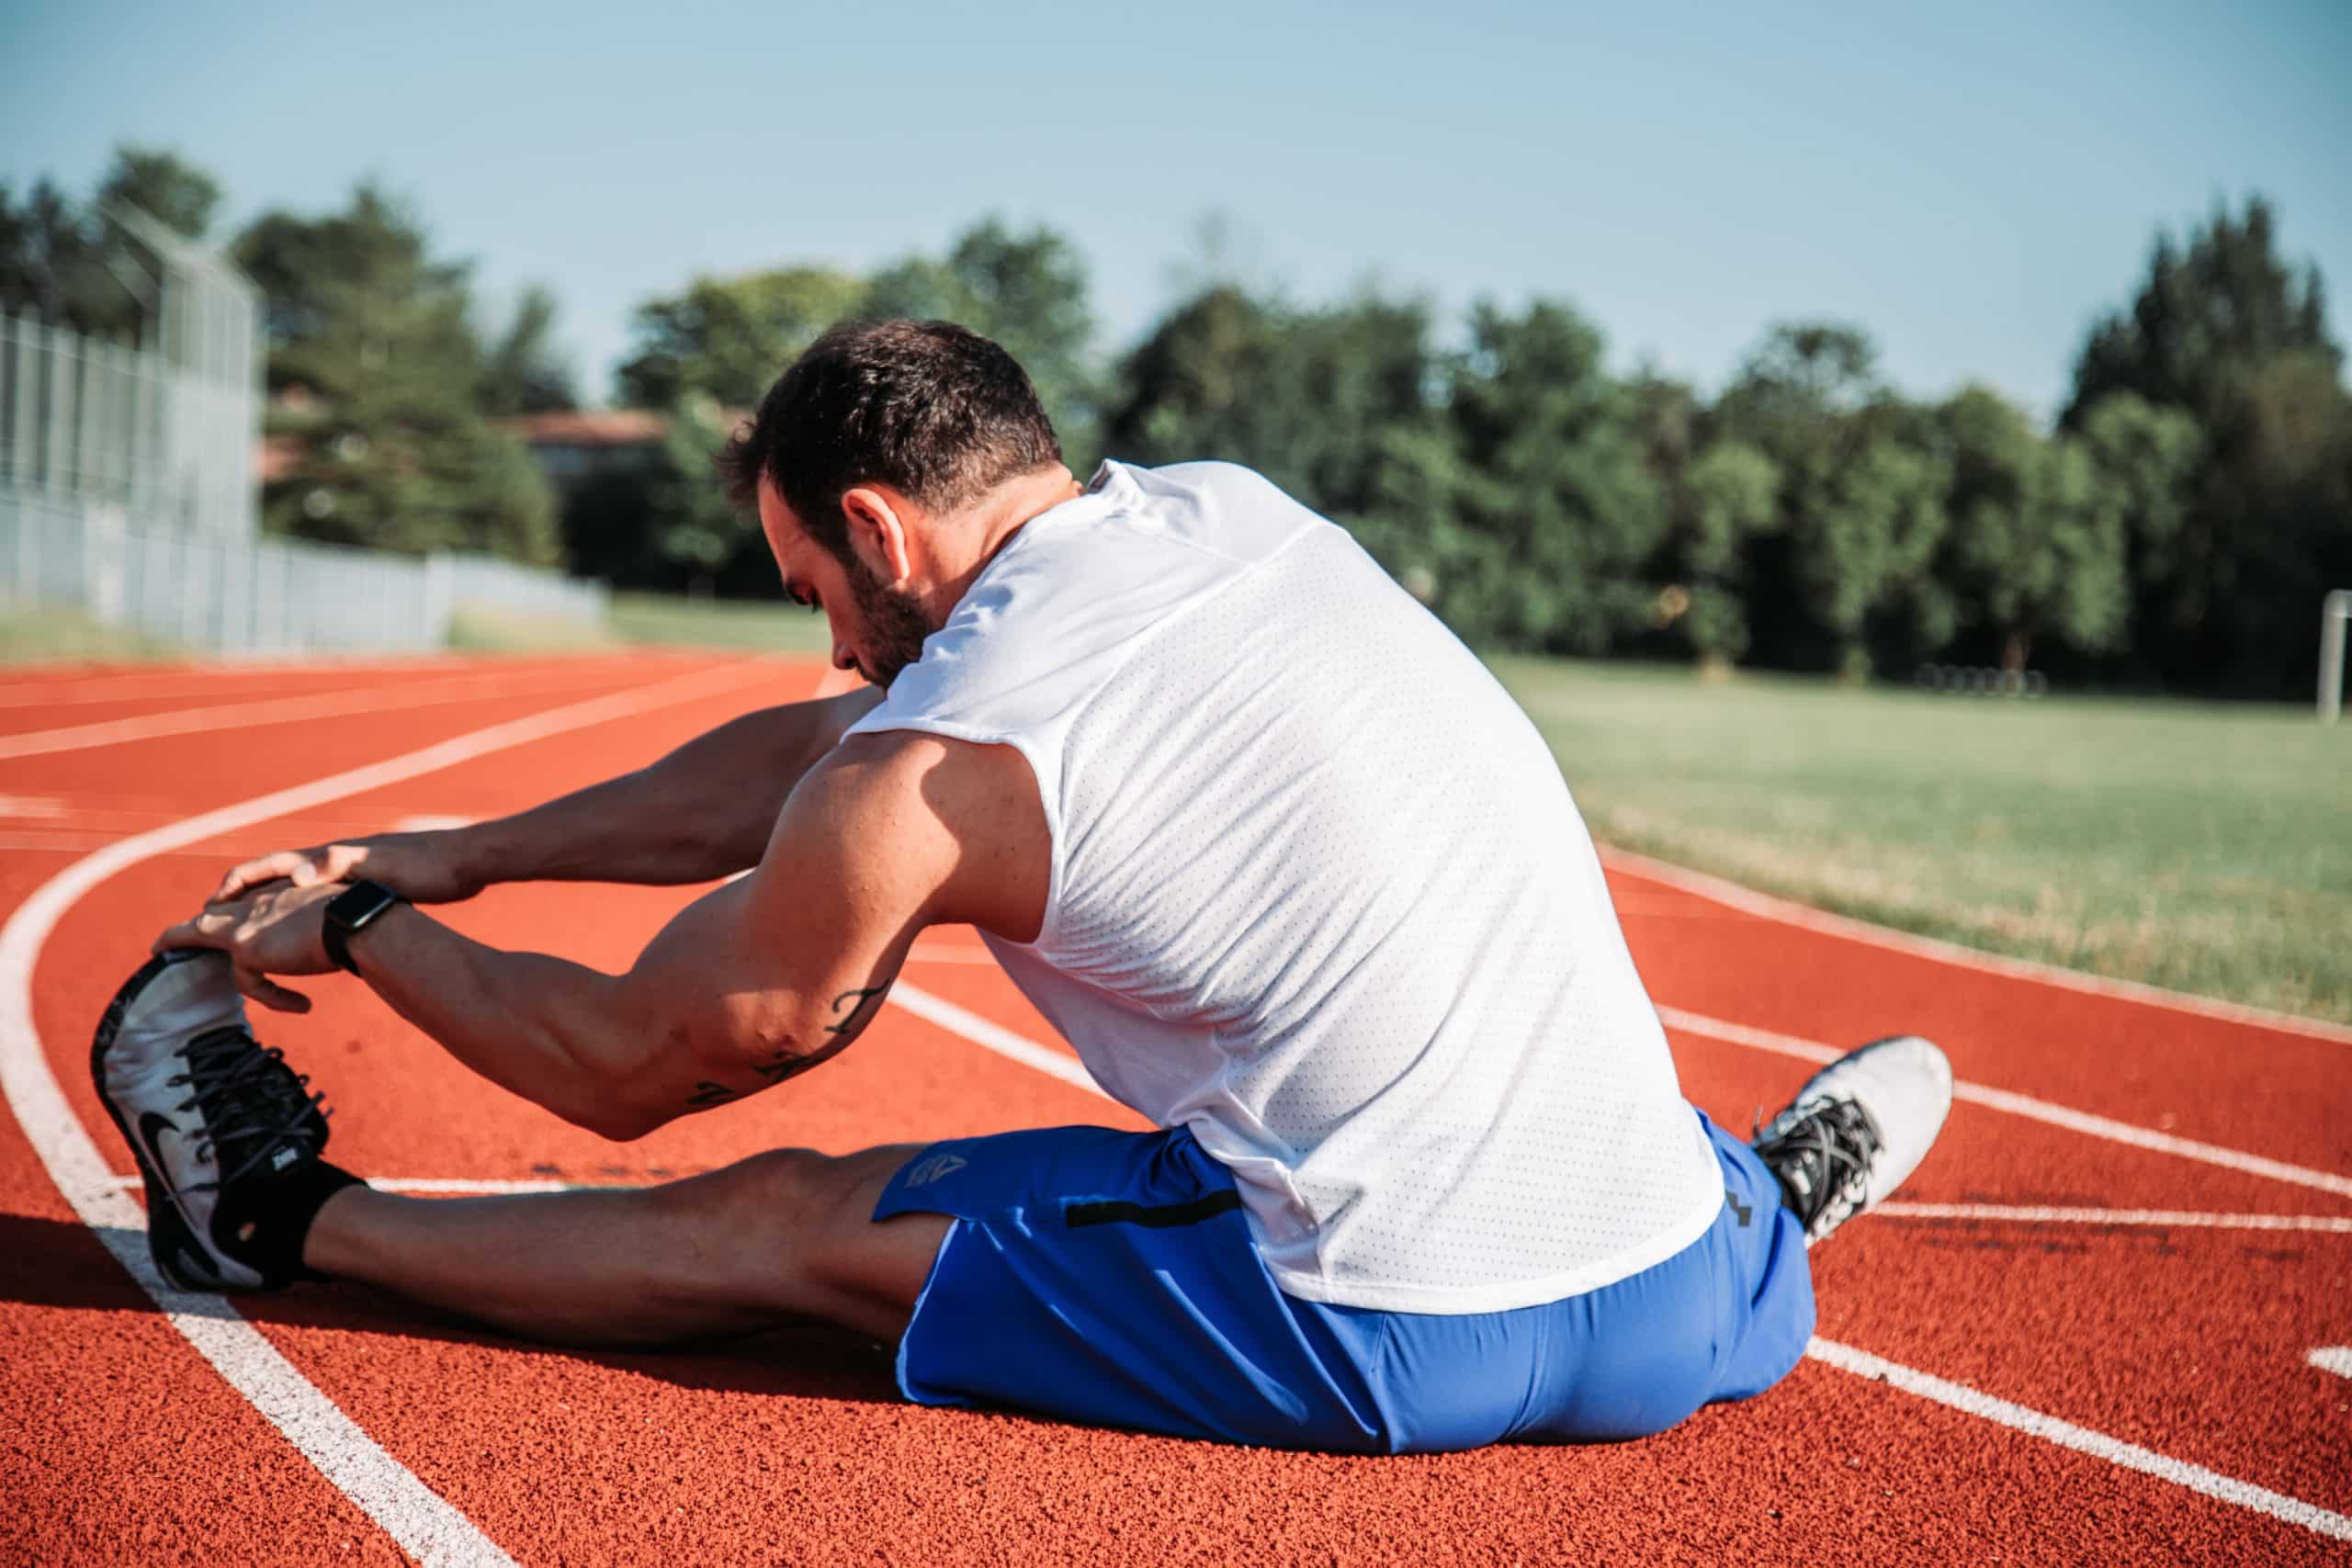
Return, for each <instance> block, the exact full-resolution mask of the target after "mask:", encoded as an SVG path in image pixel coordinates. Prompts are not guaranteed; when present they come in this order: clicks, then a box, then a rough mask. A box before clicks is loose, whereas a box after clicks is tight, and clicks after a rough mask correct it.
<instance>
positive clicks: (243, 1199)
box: [212, 1159, 368, 1280]
mask: <svg viewBox="0 0 2352 1568" xmlns="http://www.w3.org/2000/svg"><path fill="white" fill-rule="evenodd" d="M353 1190H359V1191H365V1190H368V1189H367V1184H366V1183H365V1182H363V1181H361V1180H360V1179H359V1178H357V1177H356V1176H354V1175H352V1174H351V1173H350V1172H349V1171H347V1170H345V1169H344V1168H341V1167H340V1166H334V1165H329V1164H328V1163H327V1162H326V1161H325V1160H322V1159H312V1160H306V1161H304V1162H303V1163H301V1164H300V1165H298V1166H296V1167H295V1168H293V1169H291V1170H288V1171H287V1172H285V1173H284V1174H282V1175H278V1176H273V1177H268V1178H266V1179H261V1180H257V1181H253V1182H250V1183H241V1184H237V1185H235V1186H232V1188H231V1189H230V1190H228V1191H225V1192H223V1193H222V1195H221V1202H220V1208H219V1209H218V1210H216V1211H215V1213H214V1215H213V1221H212V1234H213V1240H214V1242H215V1244H216V1245H217V1246H218V1247H220V1249H221V1250H222V1251H223V1252H226V1253H228V1254H229V1255H231V1256H232V1257H234V1258H238V1259H239V1260H240V1261H242V1262H243V1263H245V1264H247V1265H248V1266H249V1267H251V1268H253V1269H256V1270H258V1271H259V1272H260V1273H261V1275H262V1277H263V1278H265V1279H270V1280H316V1279H322V1278H325V1273H324V1271H322V1270H320V1269H314V1268H313V1267H311V1262H310V1258H309V1240H310V1237H311V1234H312V1233H313V1232H314V1231H315V1230H316V1229H317V1227H318V1221H319V1217H320V1216H321V1215H322V1213H325V1212H326V1209H327V1207H328V1206H329V1205H330V1204H331V1203H333V1202H334V1201H335V1200H336V1199H337V1198H339V1197H341V1196H342V1195H343V1194H344V1193H345V1192H349V1191H353Z"/></svg>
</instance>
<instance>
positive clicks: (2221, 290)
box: [2063, 197, 2352, 694]
mask: <svg viewBox="0 0 2352 1568" xmlns="http://www.w3.org/2000/svg"><path fill="white" fill-rule="evenodd" d="M2343 363H2344V355H2343V351H2342V349H2341V347H2340V346H2339V345H2338V344H2336V343H2335V340H2334V339H2333V338H2332V337H2331V336H2330V335H2329V333H2328V331H2327V326H2326V313H2325V308H2324V288H2323V285H2322V282H2321V279H2320V276H2319V272H2318V269H2317V268H2316V267H2312V266H2306V267H2304V268H2303V269H2302V271H2301V273H2300V274H2297V273H2295V272H2293V271H2291V270H2290V268H2289V267H2288V265H2286V263H2285V262H2284V261H2282V260H2281V259H2280V258H2279V256H2278V253H2277V234H2276V225H2275V217H2274V214H2273V211H2272V209H2271V208H2270V206H2269V204H2268V203H2267V202H2266V201H2264V200H2262V199H2261V198H2260V197H2253V198H2251V199H2249V200H2248V201H2247V202H2246V204H2245V209H2244V212H2243V214H2242V215H2235V216H2233V214H2232V213H2231V212H2230V211H2229V209H2227V208H2222V209H2217V210H2216V211H2215V212H2214V214H2213V215H2212V217H2211V219H2210V220H2208V221H2207V222H2206V223H2205V224H2204V226H2203V227H2201V228H2199V229H2198V230H2195V231H2192V232H2191V233H2190V234H2189V236H2188V240H2187V242H2186V243H2176V242H2175V241H2174V239H2173V238H2172V237H2171V236H2170V235H2168V234H2167V235H2159V236H2158V238H2157V240H2156V243H2155V245H2154V250H2153V252H2152V254H2151V255H2150V257H2149V263H2148V271H2147V275H2146V276H2145V278H2144V279H2143V282H2142V284H2141V287H2140V290H2139V292H2138V294H2137V295H2136V296H2135V297H2134V298H2133V299H2132V302H2131V306H2130V308H2129V310H2126V311H2120V312H2117V313H2115V314H2112V315H2109V316H2108V317H2107V318H2105V319H2104V320H2102V321H2100V322H2099V323H2098V326H2097V327H2095V328H2094V329H2093V331H2092V333H2091V334H2090V337H2089V340H2088V341H2087V342H2086V344H2085V345H2084V348H2083V352H2082V355H2081V357H2080V359H2079V360H2078V361H2077V363H2076V365H2075V392H2074V398H2073V400H2072V402H2071V403H2070V404H2069V406H2068V408H2067V410H2066V413H2065V416H2064V422H2063V423H2064V425H2065V427H2066V428H2068V429H2069V430H2075V431H2083V432H2086V433H2087V431H2088V429H2089V425H2090V422H2091V420H2092V418H2093V416H2094V414H2095V413H2097V412H2099V411H2101V410H2105V409H2109V408H2110V407H2125V406H2128V405H2120V404H2115V403H2114V402H2113V400H2114V399H2115V398H2116V397H2117V396H2118V395H2119V394H2131V395H2132V396H2135V397H2137V398H2139V399H2142V400H2144V404H2145V405H2152V406H2153V407H2154V408H2155V409H2169V410H2177V411H2179V412H2182V413H2185V414H2187V415H2188V416H2189V417H2191V418H2193V419H2194V420H2195V421H2196V423H2197V424H2198V426H2199V428H2200V430H2201V432H2202V443H2201V451H2200V454H2199V457H2198V458H2197V463H2196V472H2195V474H2194V476H2193V478H2191V479H2190V480H2189V481H2188V491H2189V494H2188V501H2187V503H2186V504H2185V506H2183V507H2182V508H2181V509H2180V510H2179V511H2178V513H2177V515H2176V514H2173V513H2171V510H2170V508H2169V506H2168V505H2165V504H2158V505H2155V506H2154V508H2153V509H2150V508H2149V507H2148V506H2146V505H2144V504H2143V505H2142V508H2141V510H2140V511H2138V512H2137V513H2134V515H2135V516H2137V517H2139V518H2140V519H2141V521H2142V523H2143V524H2145V523H2149V522H2151V521H2153V522H2156V523H2159V524H2162V525H2164V526H2163V527H2162V528H2161V529H2160V530H2159V531H2158V532H2157V533H2155V534H2152V535H2149V536H2139V535H2137V534H2135V536H2134V538H2133V541H2132V547H2131V553H2132V557H2133V560H2134V564H2135V568H2136V571H2135V577H2136V582H2135V588H2136V590H2137V593H2136V604H2135V607H2134V615H2133V624H2134V627H2135V631H2134V637H2133V641H2134V644H2135V646H2136V647H2137V649H2139V650H2140V652H2141V654H2142V655H2143V657H2144V658H2145V659H2146V660H2147V661H2148V662H2149V664H2150V666H2151V667H2152V668H2153V670H2154V671H2155V672H2156V673H2157V674H2158V675H2160V676H2161V677H2162V678H2164V679H2165V681H2166V682H2168V683H2171V684H2174V685H2179V686H2190V687H2199V686H2201V687H2206V688H2209V689H2211V688H2222V689H2231V690H2238V691H2245V692H2261V693H2266V694H2285V693H2287V692H2289V691H2294V690H2299V689H2301V686H2302V685H2303V684H2304V683H2305V682H2307V681H2308V679H2309V673H2310V666H2311V662H2312V651H2313V647H2314V645H2315V642H2316V639H2317V636H2318V633H2317V629H2316V621H2317V616H2316V609H2317V604H2318V594H2319V593H2320V592H2322V591H2323V590H2324V588H2325V587H2326V586H2327V585H2328V584H2329V583H2331V582H2334V581H2338V580H2340V579H2341V578H2342V577H2343V575H2344V574H2345V573H2346V571H2347V570H2352V543H2347V541H2352V502H2348V501H2347V499H2346V488H2347V481H2346V477H2345V471H2344V470H2345V463H2346V458H2345V456H2344V455H2345V453H2346V450H2347V448H2352V402H2348V401H2347V399H2346V393H2345V389H2344V386H2343V382H2342V370H2343ZM2132 417H2133V419H2134V420H2135V421H2136V422H2137V423H2139V424H2140V425H2141V426H2142V427H2143V429H2144V428H2145V427H2146V423H2147V422H2146V421H2145V420H2143V419H2141V418H2140V417H2139V416H2137V415H2134V416H2132ZM2180 446H2181V444H2180V443H2178V442H2177V441H2175V442H2173V443H2172V444H2171V445H2170V446H2167V448H2166V449H2167V450H2178V449H2180ZM2148 500H2149V498H2148V496H2147V495H2146V493H2145V487H2144V486H2143V487H2141V490H2140V491H2139V502H2142V503H2144V502H2147V501H2148Z"/></svg>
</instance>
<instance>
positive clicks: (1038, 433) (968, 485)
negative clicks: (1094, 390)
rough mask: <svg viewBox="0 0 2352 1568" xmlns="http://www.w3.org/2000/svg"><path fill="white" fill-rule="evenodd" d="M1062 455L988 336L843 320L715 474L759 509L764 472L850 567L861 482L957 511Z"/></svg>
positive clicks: (943, 327) (934, 324)
mask: <svg viewBox="0 0 2352 1568" xmlns="http://www.w3.org/2000/svg"><path fill="white" fill-rule="evenodd" d="M1061 457H1062V448H1061V443H1060V442H1059V441H1057V439H1055V436H1054V426H1053V422H1052V421H1050V420H1048V419H1047V418H1046V410H1045V405H1044V404H1042V403H1040V402H1039V401H1038V400H1037V391H1036V389H1035V388H1034V387H1032V386H1030V384H1029V377H1028V375H1027V374H1026V373H1025V372H1024V371H1023V369H1022V368H1021V367H1020V365H1019V364H1018V363H1016V362H1015V361H1014V359H1013V357H1012V355H1009V354H1007V353H1006V352H1005V351H1004V350H1003V349H1001V348H999V347H998V346H997V345H996V344H993V343H990V342H989V340H988V339H987V338H984V337H982V336H980V334H979V333H975V332H970V331H967V330H966V329H965V328H963V327H959V326H957V325H956V324H955V323H954V322H952V321H844V322H842V324H841V325H839V326H837V327H834V328H832V329H831V331H829V332H827V333H825V334H824V335H823V336H822V337H820V338H819V339H818V340H817V341H816V342H815V343H812V344H809V347H808V350H807V352H805V353H803V354H802V355H800V357H799V358H797V359H796V360H794V361H793V362H792V364H791V366H790V367H788V368H787V369H786V371H785V373H784V374H783V375H782V376H779V377H778V378H776V383H775V386H773V387H771V388H769V389H768V395H767V396H766V397H764V398H763V399H761V400H760V412H759V413H758V415H757V416H756V417H755V418H754V419H753V420H752V423H750V424H749V425H748V426H745V427H744V428H742V429H741V430H738V431H737V432H736V433H735V434H734V436H733V437H732V438H730V439H729V441H728V443H727V446H726V449H725V450H724V451H722V452H721V453H720V454H719V455H718V468H719V472H720V474H721V475H722V476H723V477H724V478H725V479H726V481H727V492H728V494H729V496H731V497H733V498H734V500H735V502H736V503H737V504H738V505H744V506H756V505H757V504H758V500H757V498H758V494H759V483H760V476H761V475H763V474H764V475H766V476H767V478H768V479H769V480H770V481H771V482H773V483H774V484H775V488H776V490H777V491H778V492H779V493H780V494H782V495H783V497H784V499H785V501H786V502H787V503H789V504H790V506H791V507H792V510H793V512H794V513H795V514H796V515H797V517H798V518H799V520H800V526H801V527H802V528H803V529H804V530H805V531H806V532H807V533H808V535H809V537H810V538H811V539H813V540H815V541H816V542H817V543H818V544H820V545H822V546H824V547H826V548H827V549H829V550H831V551H832V553H833V554H834V555H835V556H840V557H846V555H847V553H848V548H849V541H848V528H847V526H846V525H844V524H843V522H842V513H841V500H842V493H843V492H844V491H848V490H850V489H852V488H854V487H855V486H857V485H861V484H887V485H888V486H890V487H891V488H892V489H894V490H897V491H900V492H901V493H903V494H904V495H906V496H907V497H908V498H909V499H910V500H911V501H914V502H917V503H918V504H920V505H922V506H923V507H924V508H926V509H928V510H931V511H934V512H942V511H952V510H954V509H955V508H956V507H958V506H962V505H965V504H967V503H968V502H972V501H974V500H977V499H978V497H979V496H981V495H982V494H984V493H986V492H987V491H989V490H990V489H992V488H993V487H995V486H997V485H999V484H1001V483H1003V482H1004V481H1005V480H1006V479H1012V477H1014V476H1015V475H1017V474H1025V473H1027V472H1029V471H1030V470H1032V469H1034V468H1043V467H1045V466H1046V464H1048V463H1058V462H1060V461H1061Z"/></svg>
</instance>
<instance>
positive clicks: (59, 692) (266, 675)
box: [0, 653, 548, 708]
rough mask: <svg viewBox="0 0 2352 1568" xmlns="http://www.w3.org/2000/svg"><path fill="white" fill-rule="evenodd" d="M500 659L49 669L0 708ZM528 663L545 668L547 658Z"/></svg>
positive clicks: (19, 685)
mask: <svg viewBox="0 0 2352 1568" xmlns="http://www.w3.org/2000/svg"><path fill="white" fill-rule="evenodd" d="M504 661H506V660H501V659H500V658H499V656H496V655H492V656H490V657H488V658H484V657H481V656H479V655H477V656H473V657H467V656H462V655H453V654H447V653H433V654H424V655H421V656H419V657H416V658H412V659H378V658H353V659H338V658H335V657H334V656H332V655H318V654H313V655H311V656H309V657H306V658H302V659H254V660H240V661H239V662H237V663H234V664H230V663H215V664H194V665H188V664H182V665H163V666H157V667H153V668H147V669H139V670H116V671H109V672H107V673H102V674H92V673H90V672H89V671H86V670H82V671H76V670H75V668H74V667H73V666H71V665H67V666H51V667H49V669H48V670H47V671H46V672H45V673H31V674H28V675H27V676H26V677H25V678H24V679H20V680H9V681H0V708H11V707H52V706H57V705H65V704H74V703H117V702H132V701H137V700H141V699H144V698H147V697H167V696H185V695H190V694H194V692H192V691H191V688H193V689H195V691H203V690H210V689H217V688H218V687H220V685H222V684H224V683H228V684H233V683H235V682H239V681H247V682H258V683H262V684H266V683H267V682H270V681H272V680H277V681H287V680H297V681H299V680H303V679H306V678H308V677H311V676H320V675H347V676H351V677H354V678H359V677H366V676H375V675H405V674H409V673H411V672H413V671H420V670H442V671H448V670H462V669H466V668H468V667H469V666H470V667H473V668H480V667H481V666H482V665H484V664H486V663H492V662H504ZM528 662H531V663H540V664H544V663H546V662H548V660H545V659H537V660H529V661H528ZM16 668H17V670H19V671H41V669H42V667H41V666H40V665H18V666H16Z"/></svg>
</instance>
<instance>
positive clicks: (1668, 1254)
mask: <svg viewBox="0 0 2352 1568" xmlns="http://www.w3.org/2000/svg"><path fill="white" fill-rule="evenodd" d="M1723 1207H1724V1201H1723V1194H1722V1193H1720V1192H1714V1193H1710V1194H1709V1196H1708V1201H1707V1202H1706V1204H1705V1206H1704V1208H1703V1209H1694V1210H1692V1212H1691V1213H1689V1214H1686V1215H1684V1216H1683V1217H1682V1219H1681V1220H1680V1222H1679V1223H1678V1224H1674V1225H1671V1226H1669V1227H1668V1228H1667V1229H1665V1230H1663V1231H1660V1232H1659V1233H1657V1235H1653V1236H1651V1237H1649V1238H1648V1239H1647V1240H1645V1241H1644V1242H1642V1243H1641V1244H1640V1245H1639V1246H1636V1247H1628V1248H1626V1249H1625V1250H1624V1251H1623V1252H1617V1253H1612V1254H1611V1255H1610V1256H1609V1257H1607V1258H1603V1259H1601V1260H1600V1262H1598V1263H1589V1264H1587V1265H1585V1266H1584V1267H1583V1268H1581V1269H1569V1270H1568V1271H1567V1272H1566V1273H1563V1274H1552V1275H1547V1276H1545V1277H1544V1278H1543V1279H1541V1280H1512V1281H1510V1282H1509V1283H1507V1284H1499V1285H1475V1286H1469V1287H1466V1288H1465V1287H1457V1286H1442V1287H1436V1288H1431V1287H1429V1286H1422V1285H1383V1284H1377V1283H1363V1284H1356V1283H1339V1282H1334V1281H1333V1280H1331V1279H1330V1278H1329V1276H1327V1275H1324V1274H1321V1273H1307V1272H1303V1271H1301V1270H1298V1269H1285V1268H1283V1267H1282V1266H1280V1265H1279V1264H1276V1263H1275V1262H1274V1261H1273V1260H1272V1258H1268V1259H1266V1271H1267V1272H1268V1273H1269V1274H1271V1275H1272V1276H1273V1280H1274V1285H1275V1288H1276V1289H1278V1290H1280V1291H1281V1292H1283V1294H1284V1295H1286V1296H1291V1297H1295V1298H1296V1299H1297V1300H1299V1301H1303V1302H1319V1303H1323V1304H1325V1305H1327V1306H1343V1307H1360V1308H1363V1309H1364V1310H1365V1311H1369V1312H1408V1313H1417V1314H1424V1315H1428V1316H1432V1317H1462V1316H1467V1315H1469V1314H1474V1313H1488V1312H1515V1311H1517V1310H1519V1309H1520V1308H1521V1307H1532V1306H1544V1305H1547V1304H1549V1303H1553V1302H1557V1301H1565V1300H1566V1299H1567V1298H1568V1297H1570V1296H1582V1295H1589V1294H1590V1293H1591V1292H1594V1291H1598V1290H1601V1289H1603V1288H1605V1287H1607V1286H1610V1285H1613V1284H1616V1283H1617V1282H1618V1281H1619V1280H1628V1279H1631V1278H1632V1277H1633V1276H1634V1275H1636V1274H1638V1273H1640V1272H1642V1270H1644V1269H1652V1268H1655V1267H1657V1265H1658V1264H1660V1263H1663V1262H1665V1261H1666V1260H1667V1259H1668V1258H1672V1257H1673V1256H1674V1255H1675V1254H1676V1253H1678V1252H1680V1251H1681V1250H1682V1249H1683V1248H1685V1247H1689V1246H1691V1244H1692V1243H1694V1242H1696V1241H1697V1240H1698V1239H1699V1238H1700V1237H1702V1236H1703V1235H1706V1234H1707V1230H1708V1227H1709V1226H1711V1225H1713V1224H1714V1223H1715V1217H1716V1216H1717V1215H1718V1214H1720V1213H1723Z"/></svg>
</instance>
